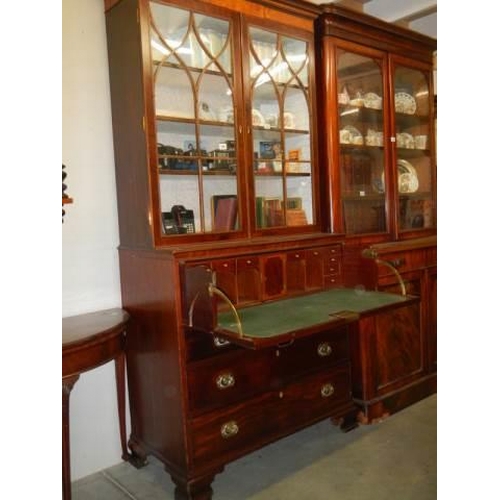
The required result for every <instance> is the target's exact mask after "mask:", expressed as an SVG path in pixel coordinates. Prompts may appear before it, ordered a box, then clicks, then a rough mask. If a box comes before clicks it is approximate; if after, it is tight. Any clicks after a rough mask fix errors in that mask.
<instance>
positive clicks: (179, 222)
mask: <svg viewBox="0 0 500 500" xmlns="http://www.w3.org/2000/svg"><path fill="white" fill-rule="evenodd" d="M162 219H163V230H164V231H165V234H186V233H194V213H193V211H192V210H188V209H186V208H184V206H183V205H174V206H173V207H172V210H171V211H170V212H162Z"/></svg>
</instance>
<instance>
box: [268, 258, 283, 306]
mask: <svg viewBox="0 0 500 500" xmlns="http://www.w3.org/2000/svg"><path fill="white" fill-rule="evenodd" d="M262 261H263V262H262V267H263V273H264V297H263V298H264V299H271V298H276V297H279V296H280V295H284V293H285V263H284V255H272V256H266V257H263V258H262Z"/></svg>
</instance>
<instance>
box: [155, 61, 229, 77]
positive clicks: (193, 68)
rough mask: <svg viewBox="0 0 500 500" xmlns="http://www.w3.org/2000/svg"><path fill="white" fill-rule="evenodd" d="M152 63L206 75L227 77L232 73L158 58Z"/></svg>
mask: <svg viewBox="0 0 500 500" xmlns="http://www.w3.org/2000/svg"><path fill="white" fill-rule="evenodd" d="M207 62H208V61H207ZM210 64H214V63H210ZM153 65H154V66H161V67H162V68H171V69H178V70H180V71H186V70H188V71H192V72H193V73H202V72H203V73H204V74H206V75H215V76H227V77H229V78H231V77H232V73H222V72H221V71H217V70H213V69H204V68H198V67H197V66H190V65H188V64H186V65H185V66H183V65H180V64H174V63H169V62H161V61H158V60H154V61H153Z"/></svg>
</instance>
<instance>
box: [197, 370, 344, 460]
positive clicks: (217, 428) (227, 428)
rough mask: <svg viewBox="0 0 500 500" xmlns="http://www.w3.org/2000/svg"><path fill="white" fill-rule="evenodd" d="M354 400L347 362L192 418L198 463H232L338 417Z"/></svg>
mask: <svg viewBox="0 0 500 500" xmlns="http://www.w3.org/2000/svg"><path fill="white" fill-rule="evenodd" d="M350 399H351V389H350V372H349V364H348V363H344V364H343V365H341V366H338V367H336V368H334V369H332V370H324V371H322V372H320V373H317V374H314V375H311V376H309V377H307V378H304V379H303V380H300V381H297V382H295V383H293V384H290V385H288V386H286V387H285V388H283V389H282V390H277V391H270V392H268V393H266V394H263V395H261V396H259V397H257V398H255V399H253V400H249V401H247V402H243V403H241V404H238V405H234V406H232V407H231V408H228V409H225V410H224V411H219V412H217V411H215V412H211V413H209V414H206V415H203V416H200V417H198V418H195V419H192V420H191V433H190V434H191V440H192V441H191V444H192V453H193V458H194V461H195V462H199V463H204V462H208V461H210V460H215V459H217V458H222V457H224V459H225V460H229V459H231V458H234V456H238V455H241V454H243V453H244V452H246V451H247V450H249V449H252V448H256V447H258V446H262V445H263V444H265V443H266V442H271V441H272V440H274V439H276V438H278V437H281V436H284V435H287V434H289V433H291V432H293V431H294V430H296V429H298V428H300V427H303V426H304V425H308V424H310V423H313V422H315V421H318V420H320V419H322V418H326V417H328V416H335V417H340V416H341V415H342V411H343V410H344V408H345V407H346V403H349V401H350ZM231 455H233V457H231Z"/></svg>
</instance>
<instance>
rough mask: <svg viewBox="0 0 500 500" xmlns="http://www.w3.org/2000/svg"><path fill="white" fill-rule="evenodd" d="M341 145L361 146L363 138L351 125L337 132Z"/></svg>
mask: <svg viewBox="0 0 500 500" xmlns="http://www.w3.org/2000/svg"><path fill="white" fill-rule="evenodd" d="M339 136H340V143H341V144H356V145H357V146H362V145H363V142H364V141H363V136H362V135H361V132H360V131H359V130H358V129H357V128H356V127H353V126H352V125H347V126H345V127H344V128H343V129H342V130H340V132H339Z"/></svg>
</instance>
